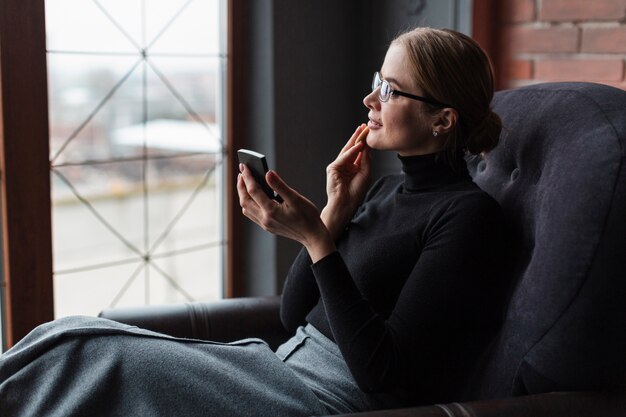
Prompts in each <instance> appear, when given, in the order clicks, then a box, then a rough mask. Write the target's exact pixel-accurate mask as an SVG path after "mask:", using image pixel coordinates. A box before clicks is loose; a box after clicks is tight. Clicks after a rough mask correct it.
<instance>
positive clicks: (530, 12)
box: [500, 0, 535, 23]
mask: <svg viewBox="0 0 626 417" xmlns="http://www.w3.org/2000/svg"><path fill="white" fill-rule="evenodd" d="M500 7H501V8H502V19H503V21H504V22H513V23H520V22H532V21H533V20H535V0H507V1H504V2H502V3H501V6H500Z"/></svg>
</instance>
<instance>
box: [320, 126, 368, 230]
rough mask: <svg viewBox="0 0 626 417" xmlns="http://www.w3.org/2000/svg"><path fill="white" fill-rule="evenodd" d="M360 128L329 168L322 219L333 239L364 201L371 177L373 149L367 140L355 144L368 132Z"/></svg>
mask: <svg viewBox="0 0 626 417" xmlns="http://www.w3.org/2000/svg"><path fill="white" fill-rule="evenodd" d="M365 127H366V126H365V124H362V125H360V126H359V127H358V128H357V129H356V130H355V131H354V133H353V134H352V136H351V137H350V139H349V140H348V142H347V143H346V144H345V146H344V147H343V149H342V150H341V152H339V155H338V156H337V158H336V159H335V160H334V161H333V162H332V163H331V164H330V165H328V167H327V168H326V194H327V196H328V201H327V203H326V207H324V209H323V210H322V213H321V218H322V221H323V222H324V224H325V225H326V228H327V229H328V230H329V232H330V233H331V235H332V236H333V238H337V237H338V236H339V234H340V233H341V231H342V230H343V229H344V228H345V226H346V225H347V224H348V222H349V221H350V219H352V216H354V213H355V212H356V210H357V208H358V207H359V205H360V204H361V202H363V199H364V198H365V194H366V192H367V189H368V186H369V182H370V177H371V162H370V154H369V151H370V149H369V148H368V146H367V144H366V143H365V140H362V141H360V142H359V143H357V144H356V145H355V141H356V139H357V138H358V137H359V134H360V133H361V132H362V131H363V130H364V129H365Z"/></svg>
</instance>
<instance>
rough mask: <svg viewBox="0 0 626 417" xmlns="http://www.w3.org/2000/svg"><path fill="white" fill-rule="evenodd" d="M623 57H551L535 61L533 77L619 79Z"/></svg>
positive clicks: (551, 78)
mask: <svg viewBox="0 0 626 417" xmlns="http://www.w3.org/2000/svg"><path fill="white" fill-rule="evenodd" d="M623 77H624V60H623V59H618V58H615V59H612V58H607V59H582V58H553V59H550V58H548V59H541V60H537V61H536V62H535V79H537V80H541V81H621V80H622V79H623Z"/></svg>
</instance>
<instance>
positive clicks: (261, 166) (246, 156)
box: [237, 149, 283, 203]
mask: <svg viewBox="0 0 626 417" xmlns="http://www.w3.org/2000/svg"><path fill="white" fill-rule="evenodd" d="M237 158H239V163H240V164H244V165H246V166H247V167H248V169H249V170H250V172H252V176H254V179H255V180H256V182H257V183H258V184H259V185H260V186H261V189H263V191H264V192H265V194H267V196H268V197H269V198H271V199H273V200H276V201H278V202H279V203H281V202H282V201H283V199H282V198H280V196H279V195H278V194H276V193H275V192H274V190H272V189H271V188H270V186H269V185H267V182H266V181H265V174H266V173H267V170H268V168H267V160H266V159H265V155H263V154H262V153H258V152H255V151H251V150H249V149H239V150H238V151H237Z"/></svg>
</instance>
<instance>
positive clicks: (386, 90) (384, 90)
mask: <svg viewBox="0 0 626 417" xmlns="http://www.w3.org/2000/svg"><path fill="white" fill-rule="evenodd" d="M378 87H380V91H379V93H378V94H379V99H380V101H383V102H385V101H387V100H389V96H390V95H391V93H392V91H393V90H392V88H391V85H390V84H389V83H388V82H387V81H385V80H383V79H382V78H381V77H380V74H379V73H378V72H375V73H374V79H373V80H372V91H374V90H376V89H377V88H378Z"/></svg>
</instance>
